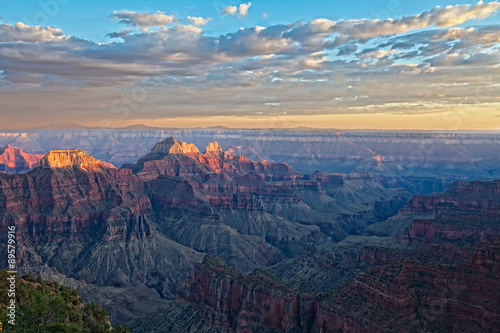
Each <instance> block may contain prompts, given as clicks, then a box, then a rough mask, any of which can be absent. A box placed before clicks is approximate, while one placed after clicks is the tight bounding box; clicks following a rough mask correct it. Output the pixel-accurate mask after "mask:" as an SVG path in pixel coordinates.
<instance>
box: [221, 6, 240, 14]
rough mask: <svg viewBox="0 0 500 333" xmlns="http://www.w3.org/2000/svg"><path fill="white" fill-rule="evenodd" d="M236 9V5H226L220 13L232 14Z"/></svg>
mask: <svg viewBox="0 0 500 333" xmlns="http://www.w3.org/2000/svg"><path fill="white" fill-rule="evenodd" d="M237 11H238V7H236V6H227V7H226V8H224V11H223V12H222V15H234V14H236V12H237Z"/></svg>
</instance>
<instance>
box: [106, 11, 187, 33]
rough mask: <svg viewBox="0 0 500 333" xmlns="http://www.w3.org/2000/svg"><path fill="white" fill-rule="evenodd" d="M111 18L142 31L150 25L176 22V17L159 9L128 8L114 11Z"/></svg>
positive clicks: (157, 25) (155, 25) (158, 25)
mask: <svg viewBox="0 0 500 333" xmlns="http://www.w3.org/2000/svg"><path fill="white" fill-rule="evenodd" d="M113 18H114V19H115V20H119V21H120V23H123V24H127V25H131V26H134V27H138V28H139V29H141V30H142V31H144V32H146V31H148V29H149V28H151V27H161V26H166V25H168V24H171V23H175V22H178V19H176V18H175V17H174V16H173V15H165V13H164V12H160V11H157V12H156V13H138V12H133V11H129V10H122V11H114V12H113Z"/></svg>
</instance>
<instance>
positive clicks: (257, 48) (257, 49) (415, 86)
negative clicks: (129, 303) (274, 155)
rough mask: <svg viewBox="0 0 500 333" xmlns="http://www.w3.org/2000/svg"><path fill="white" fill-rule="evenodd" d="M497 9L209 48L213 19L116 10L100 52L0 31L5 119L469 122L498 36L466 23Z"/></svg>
mask: <svg viewBox="0 0 500 333" xmlns="http://www.w3.org/2000/svg"><path fill="white" fill-rule="evenodd" d="M242 5H244V6H243V7H241V6H242ZM250 6H251V3H250V2H249V3H243V4H240V5H238V6H229V7H226V8H225V9H224V13H225V14H227V15H241V16H244V15H248V9H249V7H250ZM498 8H500V3H499V2H496V1H495V2H490V3H484V2H478V3H477V4H475V5H457V6H447V7H444V8H440V7H436V8H434V9H431V10H429V11H425V12H422V13H420V14H417V15H413V16H406V17H401V18H391V19H387V20H372V19H360V20H345V21H334V20H329V19H326V18H318V19H315V20H311V21H309V22H291V23H287V24H276V25H269V26H264V24H263V23H260V24H261V25H259V26H254V27H246V28H241V29H238V30H236V31H232V32H228V33H226V34H222V35H217V36H214V35H210V34H209V33H207V32H206V31H204V30H203V29H202V27H203V26H204V25H205V24H207V23H208V22H209V21H210V18H204V17H192V16H188V17H184V18H183V17H174V16H173V15H167V14H165V13H164V12H153V13H138V12H131V11H119V12H114V14H113V18H114V19H115V20H117V21H119V22H121V23H123V24H126V25H127V29H124V30H122V31H120V32H113V33H110V34H108V36H109V37H111V38H121V39H118V40H116V39H113V42H110V43H105V44H99V43H95V42H93V41H89V40H83V39H79V38H78V37H77V36H68V35H67V34H65V32H64V31H62V30H61V29H59V28H56V27H40V26H30V25H26V24H24V23H21V22H19V23H16V24H13V25H11V24H0V87H1V89H0V109H1V110H10V111H11V112H9V114H12V115H15V114H16V112H21V113H23V114H24V115H27V117H26V118H29V119H32V121H37V119H38V118H37V117H40V116H39V115H41V114H44V113H47V114H53V115H55V116H57V117H60V118H65V117H66V118H68V120H72V121H78V120H82V121H85V119H92V118H95V117H106V118H110V119H115V120H116V119H119V120H120V121H124V118H126V119H129V120H130V121H132V119H149V120H150V121H154V119H158V118H162V119H164V118H169V117H171V118H174V117H204V116H207V115H210V116H220V117H250V116H255V115H259V117H271V116H272V115H273V114H275V113H276V112H277V108H279V109H280V110H281V111H283V112H287V115H289V116H296V117H298V116H300V115H304V114H307V115H310V116H312V115H317V116H320V115H321V116H322V115H332V114H335V115H340V114H346V115H347V114H352V113H356V114H357V113H364V114H373V113H376V112H385V113H387V114H391V113H392V114H399V113H405V114H425V113H429V114H430V113H435V112H453V110H466V111H464V112H473V111H474V110H476V109H477V108H480V107H483V106H484V107H486V106H489V107H490V106H496V105H499V103H500V86H499V85H498V83H497V82H498V77H499V76H500V66H498V64H499V63H500V33H499V31H500V27H499V26H498V25H491V24H490V25H481V26H472V27H470V26H462V24H463V23H466V22H469V21H470V22H475V21H473V20H479V19H484V18H486V17H488V16H491V15H493V14H494V13H495V12H496V11H497V10H498ZM458 25H460V26H458ZM153 28H154V29H153ZM443 83H446V84H443ZM137 96H139V97H137ZM482 110H483V109H482ZM281 111H280V112H281ZM2 117H3V115H2ZM7 117H10V116H7ZM12 117H14V116H12ZM492 117H493V116H492Z"/></svg>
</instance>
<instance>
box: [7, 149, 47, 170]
mask: <svg viewBox="0 0 500 333" xmlns="http://www.w3.org/2000/svg"><path fill="white" fill-rule="evenodd" d="M42 157H43V155H31V154H28V153H25V152H23V151H22V150H21V149H18V148H15V147H11V146H9V145H5V146H3V147H0V172H5V173H25V172H28V171H29V170H31V169H33V168H34V167H36V166H37V164H38V162H39V161H40V160H41V159H42Z"/></svg>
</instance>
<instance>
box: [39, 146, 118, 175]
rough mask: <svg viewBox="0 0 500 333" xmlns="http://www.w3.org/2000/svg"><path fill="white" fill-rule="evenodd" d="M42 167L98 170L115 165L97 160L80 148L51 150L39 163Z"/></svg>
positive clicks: (112, 167) (113, 167)
mask: <svg viewBox="0 0 500 333" xmlns="http://www.w3.org/2000/svg"><path fill="white" fill-rule="evenodd" d="M39 166H40V167H42V168H73V167H79V168H84V169H91V170H98V169H100V168H111V169H116V167H115V166H114V165H112V164H110V163H107V162H102V161H99V160H98V159H96V158H94V157H92V156H90V155H89V154H87V153H86V152H84V151H83V150H80V149H67V150H52V151H50V152H49V153H48V154H47V155H45V156H44V157H43V158H42V160H41V161H40V164H39Z"/></svg>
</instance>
